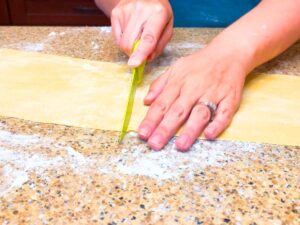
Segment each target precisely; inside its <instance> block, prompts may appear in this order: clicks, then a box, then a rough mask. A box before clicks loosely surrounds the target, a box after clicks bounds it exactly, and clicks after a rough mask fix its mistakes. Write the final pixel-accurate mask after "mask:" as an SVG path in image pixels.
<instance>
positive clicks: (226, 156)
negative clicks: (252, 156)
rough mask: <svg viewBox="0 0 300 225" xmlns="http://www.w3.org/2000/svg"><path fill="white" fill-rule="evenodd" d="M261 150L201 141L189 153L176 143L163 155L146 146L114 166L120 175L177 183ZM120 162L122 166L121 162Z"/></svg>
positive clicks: (125, 153)
mask: <svg viewBox="0 0 300 225" xmlns="http://www.w3.org/2000/svg"><path fill="white" fill-rule="evenodd" d="M258 148H261V145H259V144H247V143H241V142H225V141H216V142H209V141H198V142H197V143H196V144H195V145H194V146H193V148H192V149H191V150H190V151H189V152H186V153H180V152H178V151H177V150H176V149H175V144H174V140H172V141H171V142H170V144H169V145H168V146H167V147H166V148H165V149H164V150H162V151H160V152H154V151H150V152H149V151H147V149H146V148H145V146H144V147H143V146H137V147H133V148H132V149H124V150H123V151H122V154H120V156H119V157H117V158H115V159H113V161H112V164H116V168H117V169H118V171H119V172H120V173H124V174H128V175H138V176H148V177H151V178H155V179H158V180H166V179H171V180H174V179H175V180H176V179H178V178H180V176H185V178H186V179H188V180H191V179H193V176H194V173H195V172H197V171H202V170H205V169H206V168H207V167H210V166H212V167H221V166H225V165H226V164H227V163H228V162H233V161H236V160H237V159H236V158H235V156H234V154H232V153H236V154H237V155H245V154H247V153H251V152H254V151H255V150H256V149H258ZM117 162H119V163H117Z"/></svg>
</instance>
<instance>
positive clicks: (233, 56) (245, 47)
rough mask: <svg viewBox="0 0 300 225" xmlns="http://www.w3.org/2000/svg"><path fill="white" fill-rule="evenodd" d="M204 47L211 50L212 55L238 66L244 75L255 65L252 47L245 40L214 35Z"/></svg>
mask: <svg viewBox="0 0 300 225" xmlns="http://www.w3.org/2000/svg"><path fill="white" fill-rule="evenodd" d="M206 49H207V50H208V51H210V52H212V53H213V54H214V57H219V59H226V60H230V61H231V63H234V64H235V65H237V66H239V67H240V69H241V70H242V71H244V73H245V74H246V75H247V74H248V73H250V72H251V71H252V70H253V69H254V68H255V67H256V62H255V50H254V48H253V47H251V45H250V44H248V43H247V42H242V41H239V40H236V38H235V39H233V38H231V39H226V38H223V37H216V38H215V39H213V40H212V41H211V42H210V43H209V44H208V45H207V47H206Z"/></svg>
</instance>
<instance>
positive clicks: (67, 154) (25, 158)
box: [0, 130, 262, 196]
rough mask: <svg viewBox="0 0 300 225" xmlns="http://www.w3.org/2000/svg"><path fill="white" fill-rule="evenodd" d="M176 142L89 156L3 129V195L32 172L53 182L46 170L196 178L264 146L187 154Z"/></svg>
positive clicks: (208, 146)
mask: <svg viewBox="0 0 300 225" xmlns="http://www.w3.org/2000/svg"><path fill="white" fill-rule="evenodd" d="M135 136H136V135H131V137H129V138H135ZM174 142H175V141H174V139H173V140H172V141H170V143H169V144H168V145H167V146H166V147H165V149H164V150H162V151H160V152H155V151H151V150H149V149H148V147H147V146H146V144H144V143H139V144H135V145H133V146H131V147H128V148H124V149H122V150H121V151H120V153H119V154H117V155H110V154H99V155H98V154H94V155H92V156H86V155H84V154H83V153H80V152H78V151H76V149H74V148H72V147H71V146H69V145H68V144H67V143H64V142H59V143H58V142H57V141H55V140H52V139H51V138H47V137H41V136H38V135H23V134H14V133H11V132H9V131H4V130H0V174H1V176H0V181H1V182H0V196H3V195H5V194H7V193H8V192H10V191H13V190H15V189H18V188H20V187H22V185H23V184H24V183H26V182H27V181H28V180H29V179H30V174H32V173H35V174H37V175H39V176H40V177H41V179H44V180H47V179H48V178H47V176H45V171H46V170H47V171H48V170H55V171H57V170H60V171H66V169H71V170H72V171H73V172H74V173H75V174H76V175H77V176H80V179H86V174H88V173H90V171H93V172H94V173H99V174H106V175H109V176H111V177H120V176H122V175H127V176H146V177H149V178H151V179H155V180H157V181H158V182H163V181H165V180H172V181H176V180H178V179H185V180H193V179H194V174H196V173H199V172H201V171H204V170H205V169H207V168H209V167H223V166H225V165H226V164H228V163H230V162H235V161H237V160H239V158H240V157H242V156H247V158H248V157H249V154H251V153H253V152H255V151H257V150H258V149H261V147H262V146H261V145H259V144H253V143H242V142H228V141H215V142H208V141H197V142H196V144H195V145H194V146H193V147H192V149H191V150H190V151H189V152H187V153H181V152H178V151H177V150H176V149H175V143H174ZM45 149H47V151H46V152H45ZM58 153H59V154H58ZM249 158H250V157H249Z"/></svg>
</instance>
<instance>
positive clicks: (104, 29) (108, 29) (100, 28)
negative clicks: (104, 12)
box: [97, 27, 111, 33]
mask: <svg viewBox="0 0 300 225" xmlns="http://www.w3.org/2000/svg"><path fill="white" fill-rule="evenodd" d="M97 29H99V30H100V32H102V33H111V27H98V28H97Z"/></svg>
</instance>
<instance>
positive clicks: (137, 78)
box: [119, 40, 146, 143]
mask: <svg viewBox="0 0 300 225" xmlns="http://www.w3.org/2000/svg"><path fill="white" fill-rule="evenodd" d="M140 42H141V41H140V40H138V41H136V42H135V43H134V46H133V50H132V52H135V51H136V50H137V48H138V46H139V45H140ZM145 65H146V62H144V63H143V64H141V65H140V66H138V67H137V68H133V69H132V77H131V82H130V88H129V93H128V98H127V104H126V108H125V114H124V119H123V124H122V128H121V133H120V137H119V143H121V142H122V141H123V139H124V137H125V135H126V133H127V131H128V126H129V123H130V119H131V115H132V109H133V104H134V97H135V93H136V89H137V86H138V85H139V84H140V83H141V82H142V78H143V73H144V69H145Z"/></svg>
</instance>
